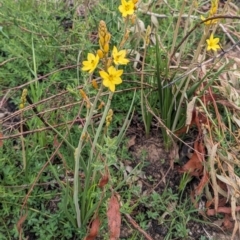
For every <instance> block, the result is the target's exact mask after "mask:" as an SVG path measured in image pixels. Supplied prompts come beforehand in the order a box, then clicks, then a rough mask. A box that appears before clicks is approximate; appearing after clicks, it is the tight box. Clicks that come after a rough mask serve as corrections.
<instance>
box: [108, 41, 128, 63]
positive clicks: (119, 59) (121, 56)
mask: <svg viewBox="0 0 240 240" xmlns="http://www.w3.org/2000/svg"><path fill="white" fill-rule="evenodd" d="M126 54H127V51H126V50H120V51H118V50H117V48H116V47H115V46H114V47H113V51H112V56H113V61H114V63H115V64H116V65H118V64H122V65H126V64H128V63H129V60H128V59H127V58H125V57H126Z"/></svg>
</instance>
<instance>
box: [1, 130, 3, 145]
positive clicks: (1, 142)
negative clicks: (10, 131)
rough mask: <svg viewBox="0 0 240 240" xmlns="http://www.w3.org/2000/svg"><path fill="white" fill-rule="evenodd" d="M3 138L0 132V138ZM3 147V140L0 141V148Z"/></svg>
mask: <svg viewBox="0 0 240 240" xmlns="http://www.w3.org/2000/svg"><path fill="white" fill-rule="evenodd" d="M2 137H3V134H2V133H1V132H0V138H2ZM2 146H3V140H1V139H0V147H2Z"/></svg>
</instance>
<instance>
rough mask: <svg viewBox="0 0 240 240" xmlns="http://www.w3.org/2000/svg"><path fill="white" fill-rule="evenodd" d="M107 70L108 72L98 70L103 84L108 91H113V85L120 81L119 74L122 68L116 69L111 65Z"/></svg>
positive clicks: (121, 72)
mask: <svg viewBox="0 0 240 240" xmlns="http://www.w3.org/2000/svg"><path fill="white" fill-rule="evenodd" d="M107 71H108V72H105V71H100V72H99V74H100V76H101V78H102V79H103V85H104V86H105V87H108V88H109V90H110V91H112V92H115V85H118V84H121V83H122V79H121V75H122V74H123V70H117V69H116V68H115V67H113V66H111V67H109V68H108V70H107Z"/></svg>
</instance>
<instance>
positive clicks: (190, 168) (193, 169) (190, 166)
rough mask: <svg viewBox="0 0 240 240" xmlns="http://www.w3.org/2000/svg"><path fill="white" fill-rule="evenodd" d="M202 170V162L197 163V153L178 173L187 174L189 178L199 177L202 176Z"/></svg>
mask: <svg viewBox="0 0 240 240" xmlns="http://www.w3.org/2000/svg"><path fill="white" fill-rule="evenodd" d="M202 170H203V165H202V162H201V161H199V158H198V155H197V153H196V152H194V153H193V155H192V157H191V159H190V160H189V161H188V162H187V163H186V164H185V165H183V167H182V168H181V169H180V172H187V173H189V174H190V175H191V176H195V177H200V176H201V175H202Z"/></svg>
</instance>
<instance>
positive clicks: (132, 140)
mask: <svg viewBox="0 0 240 240" xmlns="http://www.w3.org/2000/svg"><path fill="white" fill-rule="evenodd" d="M135 143H136V135H133V136H132V137H131V138H130V139H129V140H128V142H127V148H128V149H129V148H130V147H132V146H134V145H135Z"/></svg>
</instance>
